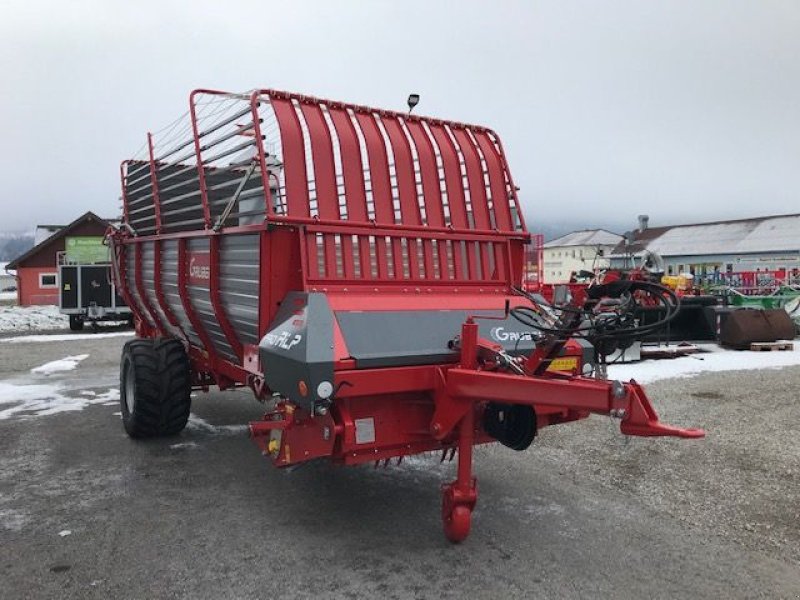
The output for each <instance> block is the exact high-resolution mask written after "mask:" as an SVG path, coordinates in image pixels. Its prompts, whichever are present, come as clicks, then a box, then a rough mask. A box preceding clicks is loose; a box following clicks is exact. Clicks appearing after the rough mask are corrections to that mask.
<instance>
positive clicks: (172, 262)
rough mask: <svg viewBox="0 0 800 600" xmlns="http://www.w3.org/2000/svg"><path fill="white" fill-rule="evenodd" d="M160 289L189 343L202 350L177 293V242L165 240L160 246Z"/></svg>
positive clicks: (201, 344)
mask: <svg viewBox="0 0 800 600" xmlns="http://www.w3.org/2000/svg"><path fill="white" fill-rule="evenodd" d="M161 289H162V290H163V292H164V301H165V302H166V303H167V305H168V306H169V308H170V310H171V311H172V314H173V315H175V318H176V319H177V320H178V323H180V325H181V329H183V331H184V332H185V333H186V336H187V337H188V338H189V341H190V342H191V343H192V344H193V345H194V346H197V347H198V348H203V347H204V346H203V342H202V341H201V340H200V337H199V336H198V335H197V332H195V330H194V327H192V323H191V321H189V318H188V317H187V316H186V313H185V312H184V310H183V303H182V302H181V297H180V293H179V292H178V242H177V240H165V241H164V242H163V245H162V246H161Z"/></svg>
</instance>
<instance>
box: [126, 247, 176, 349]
mask: <svg viewBox="0 0 800 600" xmlns="http://www.w3.org/2000/svg"><path fill="white" fill-rule="evenodd" d="M143 243H145V242H139V243H138V244H136V251H135V254H134V255H133V260H134V262H133V279H134V283H135V284H136V293H137V294H138V295H139V299H140V300H141V301H142V307H143V308H144V309H145V310H146V311H147V314H148V315H149V316H150V322H151V323H153V324H154V325H155V327H156V329H158V331H159V333H161V335H163V336H166V335H168V331H167V329H166V328H165V327H164V324H163V323H162V322H161V319H159V318H158V313H156V311H155V310H154V309H153V306H152V305H151V304H150V298H148V297H147V294H145V290H144V281H143V280H142V244H143ZM148 243H150V244H152V243H153V242H148Z"/></svg>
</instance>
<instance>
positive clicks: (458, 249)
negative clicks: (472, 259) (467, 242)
mask: <svg viewBox="0 0 800 600" xmlns="http://www.w3.org/2000/svg"><path fill="white" fill-rule="evenodd" d="M463 248H464V242H462V241H461V240H453V242H452V249H453V271H454V275H455V279H456V281H463V280H464V252H463Z"/></svg>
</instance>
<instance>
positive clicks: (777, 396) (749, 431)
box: [537, 367, 800, 564]
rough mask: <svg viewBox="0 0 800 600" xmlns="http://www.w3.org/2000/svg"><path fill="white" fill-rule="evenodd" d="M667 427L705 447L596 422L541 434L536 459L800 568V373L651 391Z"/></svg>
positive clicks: (725, 378)
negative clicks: (682, 430) (695, 430)
mask: <svg viewBox="0 0 800 600" xmlns="http://www.w3.org/2000/svg"><path fill="white" fill-rule="evenodd" d="M647 393H648V394H649V395H650V397H651V398H652V399H653V401H654V403H655V404H656V409H657V411H658V412H659V416H660V417H661V419H662V420H664V421H665V422H667V423H672V424H675V425H681V426H701V427H703V428H705V429H706V430H707V436H706V438H705V439H704V440H703V441H701V442H698V443H678V444H676V443H674V441H673V440H669V439H643V438H624V437H620V436H619V433H618V428H617V426H616V423H613V422H611V420H610V419H607V418H602V417H598V416H593V417H591V418H590V419H589V420H588V421H586V422H584V423H581V424H579V425H577V426H576V427H575V428H569V427H553V428H549V429H545V430H543V431H542V432H541V434H540V438H539V440H538V448H537V451H538V452H537V454H538V458H539V459H540V460H546V461H548V462H549V463H551V465H552V468H556V469H558V470H559V471H560V472H562V473H563V474H564V476H565V477H568V478H570V479H571V480H572V481H574V482H576V483H579V482H580V481H582V480H584V479H590V480H593V481H596V482H600V483H601V484H602V485H603V486H606V487H609V488H613V489H617V490H620V491H623V492H625V493H627V494H630V495H632V496H634V497H635V498H636V499H637V501H639V502H642V503H644V504H646V505H647V506H650V507H652V508H654V509H656V510H658V511H659V512H664V513H666V514H669V515H671V516H673V517H676V518H677V519H679V520H681V521H683V522H685V523H687V524H689V525H690V526H692V527H697V528H701V529H704V530H707V531H708V532H709V533H713V534H715V535H720V536H722V537H724V538H726V539H731V540H734V541H735V542H736V543H739V544H742V545H743V546H745V547H748V548H753V549H757V550H760V551H764V552H767V553H769V554H771V555H772V556H774V557H776V558H779V559H781V560H788V561H792V562H794V563H797V564H800V367H787V368H783V369H780V370H765V371H731V372H725V373H706V374H703V375H701V376H698V377H695V378H691V379H672V380H664V381H659V382H654V383H651V384H649V385H648V386H647Z"/></svg>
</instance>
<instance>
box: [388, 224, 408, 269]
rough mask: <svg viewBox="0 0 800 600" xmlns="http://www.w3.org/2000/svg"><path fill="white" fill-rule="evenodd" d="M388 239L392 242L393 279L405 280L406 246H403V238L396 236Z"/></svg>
mask: <svg viewBox="0 0 800 600" xmlns="http://www.w3.org/2000/svg"><path fill="white" fill-rule="evenodd" d="M390 239H391V240H392V263H393V265H394V278H395V279H405V277H406V269H405V261H406V254H407V252H408V244H406V245H405V246H403V238H401V237H399V236H397V235H392V236H391V238H390Z"/></svg>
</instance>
